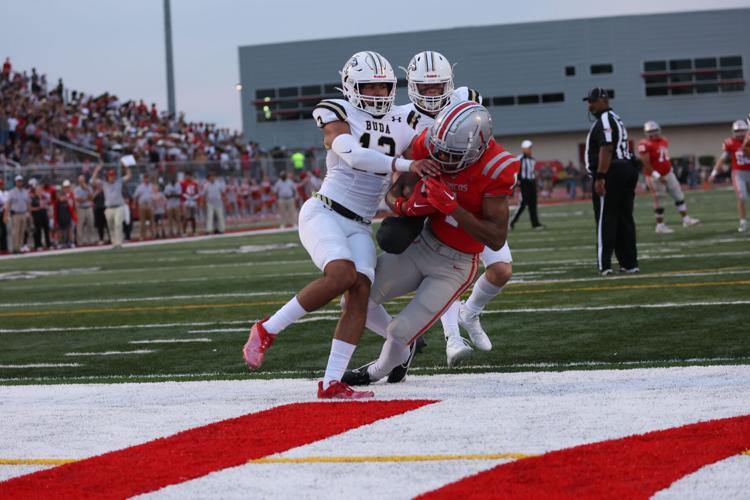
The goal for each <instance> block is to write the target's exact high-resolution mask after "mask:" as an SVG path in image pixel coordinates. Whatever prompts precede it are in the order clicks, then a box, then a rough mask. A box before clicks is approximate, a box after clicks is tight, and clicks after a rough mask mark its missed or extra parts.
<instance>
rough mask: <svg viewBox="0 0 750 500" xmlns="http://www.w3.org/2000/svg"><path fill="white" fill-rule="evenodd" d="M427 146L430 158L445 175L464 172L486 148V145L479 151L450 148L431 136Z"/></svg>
mask: <svg viewBox="0 0 750 500" xmlns="http://www.w3.org/2000/svg"><path fill="white" fill-rule="evenodd" d="M429 144H430V147H429V150H430V158H432V159H433V160H435V161H436V162H437V163H438V164H439V165H440V170H442V171H443V172H444V173H446V174H454V173H456V172H460V171H461V170H464V169H465V168H467V167H468V166H470V165H471V164H472V163H474V162H476V161H477V160H478V159H479V158H480V157H481V156H482V153H484V150H485V149H486V148H487V144H483V145H482V146H481V147H480V148H479V149H471V148H468V147H467V148H464V149H459V148H455V147H453V148H451V147H450V146H448V144H446V142H445V141H442V140H440V139H438V138H436V137H435V136H433V135H430V140H429Z"/></svg>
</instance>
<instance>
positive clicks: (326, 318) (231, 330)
mask: <svg viewBox="0 0 750 500" xmlns="http://www.w3.org/2000/svg"><path fill="white" fill-rule="evenodd" d="M338 319H339V316H317V317H312V318H302V319H298V320H297V321H295V322H294V323H295V324H297V323H313V322H316V321H338ZM252 323H254V321H253V322H247V325H248V326H247V327H245V328H212V329H207V330H188V333H237V332H247V331H248V328H249V325H251V324H252Z"/></svg>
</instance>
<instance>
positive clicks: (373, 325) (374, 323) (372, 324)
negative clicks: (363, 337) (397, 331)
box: [365, 301, 393, 338]
mask: <svg viewBox="0 0 750 500" xmlns="http://www.w3.org/2000/svg"><path fill="white" fill-rule="evenodd" d="M391 320H393V316H391V315H390V314H388V311H386V310H385V307H383V306H382V305H381V304H376V303H375V302H372V301H369V302H368V303H367V323H365V326H366V327H367V328H368V329H369V330H371V331H373V332H375V333H377V334H378V335H380V336H381V337H383V338H386V336H387V334H388V323H390V322H391Z"/></svg>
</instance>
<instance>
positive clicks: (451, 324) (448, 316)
mask: <svg viewBox="0 0 750 500" xmlns="http://www.w3.org/2000/svg"><path fill="white" fill-rule="evenodd" d="M460 306H461V303H460V302H459V301H457V300H456V301H454V302H453V303H452V304H451V305H450V306H448V309H446V310H445V312H444V313H443V315H442V316H441V317H440V322H441V323H442V324H443V335H445V338H446V340H447V339H448V338H449V337H456V336H459V335H461V332H460V331H459V329H458V308H459V307H460Z"/></svg>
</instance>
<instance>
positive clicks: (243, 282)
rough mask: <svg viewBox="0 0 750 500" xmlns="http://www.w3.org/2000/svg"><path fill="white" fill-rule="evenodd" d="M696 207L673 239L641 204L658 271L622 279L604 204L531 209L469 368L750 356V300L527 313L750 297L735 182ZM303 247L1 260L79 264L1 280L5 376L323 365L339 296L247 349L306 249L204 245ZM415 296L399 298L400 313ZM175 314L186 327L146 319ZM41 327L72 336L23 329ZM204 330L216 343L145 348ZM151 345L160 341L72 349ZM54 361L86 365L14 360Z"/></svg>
mask: <svg viewBox="0 0 750 500" xmlns="http://www.w3.org/2000/svg"><path fill="white" fill-rule="evenodd" d="M687 202H688V207H689V208H690V213H691V215H692V216H694V217H698V218H700V219H702V221H703V222H702V223H701V224H700V225H698V226H695V227H692V228H687V229H683V228H681V227H680V224H679V218H678V216H677V213H676V211H675V210H674V208H673V207H671V206H670V207H667V209H666V220H667V223H669V224H671V225H672V226H673V227H674V228H675V229H676V232H675V233H674V234H671V235H657V234H654V231H653V229H654V218H653V212H652V209H651V203H650V199H649V198H647V197H639V198H638V199H637V200H636V221H637V224H638V242H639V256H640V260H641V261H640V267H641V271H642V273H641V274H640V275H636V276H627V277H622V276H621V277H617V278H614V279H613V278H598V276H597V273H596V269H595V247H594V245H595V233H594V224H593V215H592V208H591V203H590V202H581V203H574V204H566V205H558V206H545V207H542V208H541V210H540V217H541V219H542V221H543V222H544V223H545V224H546V225H547V228H548V229H547V230H546V231H541V232H538V231H532V230H531V229H530V227H528V225H527V223H526V220H527V219H525V218H522V220H521V222H520V223H519V224H518V225H517V226H516V229H515V230H514V231H513V232H512V233H510V238H509V241H510V245H511V249H512V252H513V258H514V261H515V262H514V272H515V278H514V279H515V280H517V281H516V282H513V283H511V284H509V285H508V286H507V287H506V289H505V290H504V291H503V293H502V294H501V295H500V296H499V297H497V298H496V299H494V300H493V301H492V302H491V303H490V304H489V305H488V307H487V311H488V312H490V313H488V314H485V315H484V316H483V317H482V323H483V325H484V327H485V329H486V330H487V332H488V333H489V335H490V337H491V338H492V340H493V343H494V346H495V347H494V349H493V351H491V352H489V353H482V352H475V353H474V356H473V357H472V358H470V359H469V361H468V363H466V364H465V365H464V366H463V367H461V368H460V369H459V370H457V371H515V370H528V369H532V368H533V369H553V370H560V369H568V368H576V369H579V368H590V369H595V368H627V367H634V366H672V365H683V364H718V363H735V364H738V363H741V364H747V363H750V341H748V339H747V333H746V332H747V323H748V319H749V318H750V315H749V314H748V312H747V311H748V304H731V305H730V304H727V305H714V306H677V307H674V306H673V307H664V308H651V309H604V310H577V311H554V310H552V311H546V312H533V313H525V312H513V311H514V310H518V309H527V308H532V309H536V308H547V309H555V308H581V307H604V308H607V307H610V306H619V305H633V304H643V305H651V304H665V303H674V304H685V303H694V302H714V301H721V302H732V301H748V300H750V260H749V259H748V257H750V245H749V244H748V243H749V242H750V236H748V235H747V234H738V233H737V232H736V228H737V217H736V212H735V208H734V207H735V204H734V195H733V193H732V192H731V191H729V190H727V189H722V190H714V191H708V192H702V191H696V192H688V193H687ZM298 242H299V240H298V237H297V234H296V233H287V234H275V235H254V236H243V237H237V238H227V239H215V240H209V241H201V242H189V241H186V242H184V243H178V244H170V245H158V246H150V247H141V248H127V247H126V248H125V249H123V250H121V251H113V250H102V251H97V252H90V253H81V254H70V255H48V256H44V257H39V258H32V259H19V260H4V261H0V273H10V272H39V271H52V272H57V271H61V270H71V269H77V271H76V272H69V273H68V274H51V275H47V276H40V277H36V278H33V279H28V280H3V281H0V292H1V293H2V295H3V297H4V301H3V303H2V304H0V330H2V332H0V367H2V368H0V383H2V384H19V383H39V382H44V383H54V382H63V383H64V382H93V381H104V382H117V381H134V380H169V379H174V380H184V379H216V378H250V377H259V378H266V377H267V378H276V377H282V376H287V377H317V376H320V374H321V373H322V370H323V368H324V367H325V363H326V359H327V356H328V350H329V347H330V338H331V333H332V331H333V327H334V325H335V320H331V319H327V318H330V317H334V316H337V315H338V310H337V309H338V308H337V301H335V303H332V304H331V305H329V306H327V307H326V308H325V310H327V311H330V312H328V313H326V312H323V313H321V314H315V315H311V316H308V319H317V320H316V321H310V322H305V323H300V324H297V325H294V326H292V327H290V328H289V329H288V330H287V331H285V332H284V333H282V334H281V336H280V337H279V338H278V341H277V342H276V344H274V346H273V348H272V349H271V350H270V351H269V354H268V355H267V357H266V362H265V364H264V367H263V370H262V371H259V372H253V373H250V372H248V371H247V369H246V367H245V366H244V363H243V362H242V357H241V353H240V349H241V347H242V345H243V343H244V342H245V340H246V336H247V333H246V332H247V327H248V326H249V321H251V320H256V319H259V318H263V317H265V316H266V315H268V314H271V313H272V312H273V311H274V310H275V309H276V308H278V307H279V306H280V305H281V304H283V303H284V302H285V301H286V300H288V298H289V297H291V295H292V294H293V293H294V292H295V291H296V290H298V289H300V288H301V287H302V286H304V285H305V284H306V283H307V282H308V281H310V280H311V279H313V278H314V277H315V276H317V275H318V272H317V270H316V268H315V267H314V266H313V265H312V263H311V262H310V261H309V258H308V256H307V254H306V252H305V251H304V249H303V248H302V247H301V246H297V247H292V248H285V247H283V246H280V247H279V248H277V249H273V250H266V251H263V252H258V253H226V252H225V253H204V252H211V251H217V250H218V251H222V250H224V251H227V250H234V249H237V248H239V247H241V246H243V245H269V244H284V243H298ZM530 280H531V281H532V282H529V281H530ZM540 280H547V281H541V282H540ZM287 292H289V293H287ZM404 303H405V302H404V301H403V300H400V301H395V302H393V303H390V304H388V305H387V307H388V309H389V310H390V311H391V312H392V313H395V312H397V311H398V310H399V309H400V308H401V307H403V305H404ZM492 311H495V312H492ZM166 323H180V324H178V325H173V326H159V327H149V328H144V327H141V326H139V325H154V324H166ZM187 323H192V325H190V324H187ZM196 323H201V324H196ZM113 326H115V327H118V328H107V327H113ZM33 328H57V329H63V331H46V332H34V331H25V332H24V331H18V330H24V329H33ZM74 328H77V329H76V330H74ZM206 330H224V331H211V332H206ZM425 335H426V340H427V342H428V346H427V348H426V349H425V351H424V352H423V353H422V354H421V355H419V356H418V357H417V358H416V359H415V362H414V367H415V368H416V369H417V370H418V372H419V373H434V372H443V371H445V370H446V368H445V349H444V342H443V340H442V332H441V328H440V325H439V323H438V324H437V325H436V326H434V327H433V328H432V329H431V330H430V331H428V332H427V333H426V334H425ZM189 338H210V339H211V342H196V343H165V344H131V343H130V342H131V341H143V340H160V339H161V340H164V339H189ZM380 345H381V340H380V338H379V337H377V336H375V335H374V334H372V333H370V332H367V331H366V332H365V334H364V335H363V339H362V342H361V343H360V347H359V348H358V350H357V352H356V354H355V357H354V359H353V360H352V363H351V366H358V365H359V364H362V363H364V362H367V361H369V360H371V359H373V358H374V357H375V356H377V354H378V353H379V350H380ZM142 349H148V350H153V351H154V352H152V353H148V354H130V355H110V356H77V355H75V356H66V353H91V352H103V351H131V350H142ZM696 358H698V359H696ZM592 362H593V363H592ZM39 363H44V364H58V363H59V364H70V363H79V364H80V366H75V367H72V366H67V367H66V366H61V367H49V368H44V367H42V368H11V367H9V366H10V365H27V364H39ZM529 365H531V366H529Z"/></svg>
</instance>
